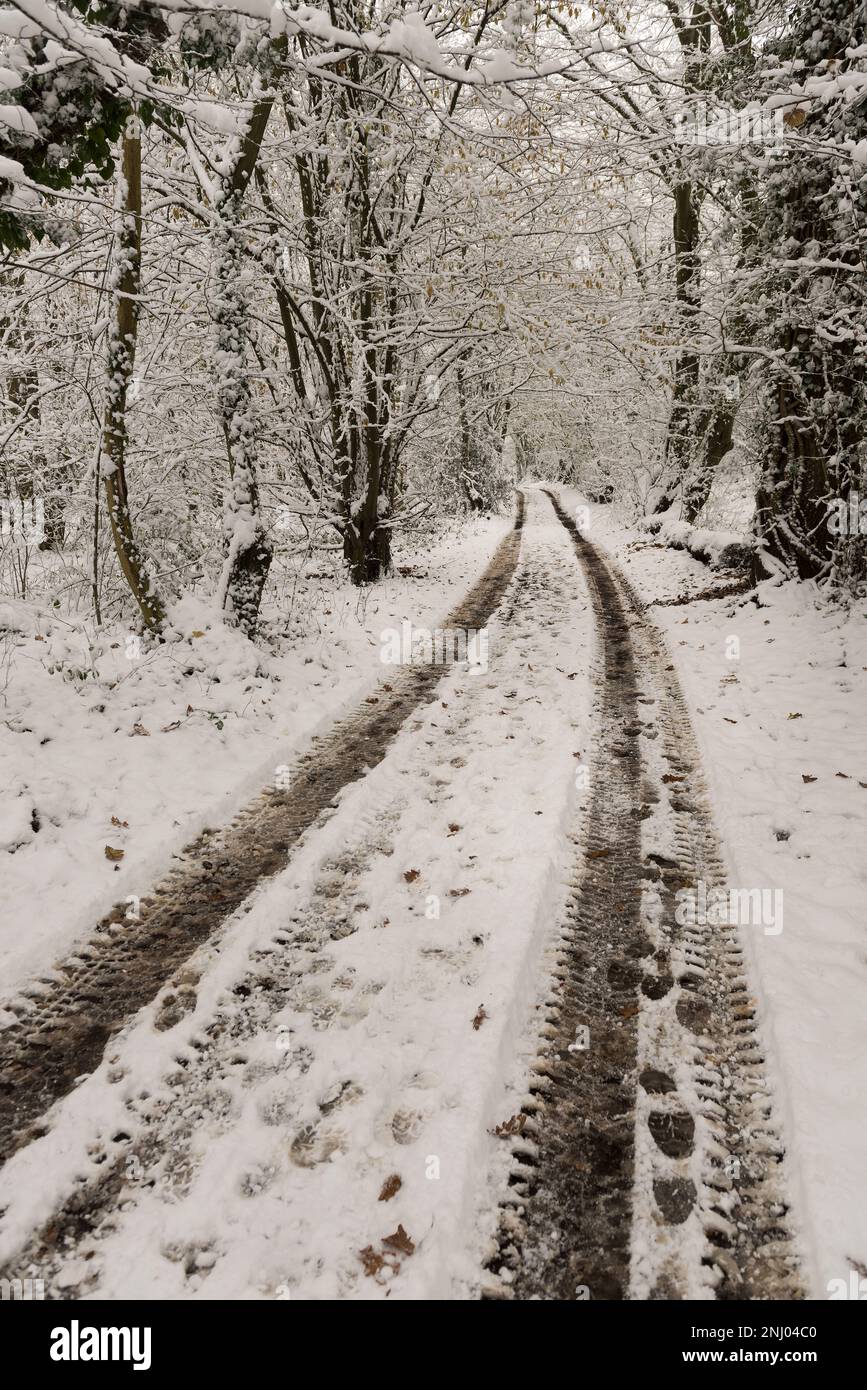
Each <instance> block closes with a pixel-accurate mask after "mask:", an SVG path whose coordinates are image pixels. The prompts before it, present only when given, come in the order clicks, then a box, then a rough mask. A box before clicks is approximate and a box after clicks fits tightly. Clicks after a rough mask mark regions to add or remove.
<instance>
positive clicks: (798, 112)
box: [783, 106, 807, 130]
mask: <svg viewBox="0 0 867 1390" xmlns="http://www.w3.org/2000/svg"><path fill="white" fill-rule="evenodd" d="M806 119H807V113H806V111H803V110H802V109H801V107H799V106H796V107H795V109H794V111H786V112H785V113H784V114H783V125H787V126H789V128H790V129H791V130H799V129H800V127H801V126H802V125H803V124H804V122H805V120H806Z"/></svg>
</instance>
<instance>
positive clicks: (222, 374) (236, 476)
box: [213, 94, 274, 637]
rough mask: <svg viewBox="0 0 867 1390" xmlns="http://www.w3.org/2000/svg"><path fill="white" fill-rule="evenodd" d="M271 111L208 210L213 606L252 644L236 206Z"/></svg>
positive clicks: (252, 478)
mask: <svg viewBox="0 0 867 1390" xmlns="http://www.w3.org/2000/svg"><path fill="white" fill-rule="evenodd" d="M273 104H274V98H273V94H265V95H261V96H259V98H258V99H257V101H256V103H255V105H254V107H253V111H252V115H251V118H250V124H249V126H248V128H247V130H246V132H245V134H244V136H243V139H242V140H241V142H240V145H239V148H238V153H237V157H236V159H235V163H234V166H233V168H232V171H231V174H230V175H229V177H228V179H227V180H226V183H225V186H224V189H223V194H222V197H221V198H220V201H219V203H218V206H217V208H216V210H215V211H216V214H217V218H218V221H217V225H216V230H215V232H214V278H215V283H216V291H215V294H214V303H213V313H214V321H215V324H216V354H215V355H216V366H217V372H218V397H219V403H220V414H221V417H222V422H223V433H224V435H225V439H226V448H227V451H228V455H229V489H228V494H227V497H226V507H225V545H226V558H225V562H224V565H223V573H222V575H221V578H220V586H219V591H218V600H219V603H220V606H221V608H222V609H223V612H224V614H225V616H226V619H227V620H228V621H229V622H230V623H235V624H237V626H238V627H240V628H241V629H242V631H244V632H245V633H246V634H247V636H248V637H252V636H253V635H254V633H255V631H256V627H257V625H258V621H259V609H260V606H261V603H262V594H263V591H264V588H265V583H266V581H267V578H268V571H269V570H270V568H271V560H272V558H273V554H274V547H273V545H272V542H271V540H270V538H269V536H268V534H267V531H266V528H265V524H264V522H263V519H262V513H261V510H260V506H259V483H258V477H257V468H256V432H255V419H254V410H253V395H252V392H251V390H250V381H249V377H248V375H247V345H248V339H249V329H248V322H249V318H248V313H247V304H246V298H245V295H244V288H243V274H244V247H243V240H242V231H241V226H240V221H241V204H242V202H243V197H244V193H245V192H246V189H247V185H248V184H249V182H250V179H251V178H252V176H253V173H254V171H255V168H256V163H257V160H258V158H259V152H260V149H261V145H262V138H263V136H264V134H265V128H266V126H267V124H268V118H269V116H270V114H271V109H272V107H273Z"/></svg>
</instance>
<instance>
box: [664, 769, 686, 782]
mask: <svg viewBox="0 0 867 1390" xmlns="http://www.w3.org/2000/svg"><path fill="white" fill-rule="evenodd" d="M662 780H663V782H665V783H666V785H668V783H669V782H684V781H685V780H686V779H685V777H684V776H683V774H682V773H680V772H666V773H665V774H664V775H663V778H662Z"/></svg>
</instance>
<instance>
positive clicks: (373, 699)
mask: <svg viewBox="0 0 867 1390" xmlns="http://www.w3.org/2000/svg"><path fill="white" fill-rule="evenodd" d="M364 703H365V704H366V705H378V704H379V696H378V695H368V697H367V699H366V700H365V702H364Z"/></svg>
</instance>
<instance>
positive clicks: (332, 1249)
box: [0, 491, 798, 1299]
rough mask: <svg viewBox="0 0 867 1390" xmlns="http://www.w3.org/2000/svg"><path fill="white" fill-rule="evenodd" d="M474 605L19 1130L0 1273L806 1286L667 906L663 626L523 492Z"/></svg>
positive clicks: (716, 997) (747, 1108)
mask: <svg viewBox="0 0 867 1390" xmlns="http://www.w3.org/2000/svg"><path fill="white" fill-rule="evenodd" d="M565 520H566V522H567V523H568V518H565ZM570 525H571V523H570ZM576 545H577V548H578V552H579V559H580V561H581V564H580V565H579V563H578V560H576V555H575V547H576ZM461 613H462V610H458V616H457V617H456V616H455V615H453V616H452V622H453V623H456V622H457V621H458V619H459V617H460V616H461ZM462 616H463V620H464V621H465V622H467V623H468V624H469V616H470V615H469V613H468V612H467V611H463V614H462ZM594 618H595V621H594ZM489 632H490V669H489V671H488V672H487V674H484V675H482V674H478V675H474V676H470V675H468V674H467V672H466V671H461V670H458V669H453V670H452V671H451V672H450V673H449V674H448V675H447V676H446V677H445V678H444V679H443V680H442V681H441V683H439V685H438V688H437V689H436V691H435V699H434V700H433V701H431V698H430V697H431V695H432V694H433V693H434V692H433V688H432V687H431V689H429V690H428V691H427V692H426V694H427V699H428V703H426V704H425V703H422V704H420V705H419V708H418V710H417V712H416V713H415V715H414V716H413V717H412V718H410V719H409V720H408V721H407V722H405V723H404V726H403V727H402V728H401V729H400V731H399V732H396V733H395V732H394V730H391V731H390V733H389V738H388V740H387V753H386V748H385V746H383V749H382V753H381V757H380V759H379V760H378V765H376V766H374V767H373V768H372V770H371V771H369V772H367V773H366V775H364V777H363V778H362V779H361V780H355V781H352V779H349V778H347V779H345V780H346V782H347V783H348V785H344V787H343V790H342V791H339V792H335V791H334V790H333V789H332V790H331V791H330V792H329V796H328V801H327V806H328V810H327V814H326V816H325V817H322V816H320V817H319V819H318V820H317V821H316V823H315V824H310V823H309V822H308V827H307V829H306V833H304V834H303V835H302V837H301V839H300V840H299V841H298V844H297V846H296V848H295V851H294V854H293V857H292V859H291V860H290V862H289V863H288V865H287V866H286V867H285V868H284V869H283V870H282V872H280V873H279V874H278V875H277V876H276V877H275V878H273V879H271V880H270V881H269V882H267V883H265V884H263V885H262V886H261V887H260V888H259V889H258V890H257V891H256V892H255V893H254V895H253V897H252V898H251V899H250V900H248V902H246V903H245V904H244V909H243V910H240V911H237V912H236V913H235V915H234V916H233V917H232V918H231V919H230V920H229V922H228V923H227V924H226V926H225V927H224V928H223V929H222V930H221V931H220V932H219V933H217V935H216V936H214V937H212V938H210V939H209V940H208V941H207V943H206V944H204V945H202V946H201V947H200V948H199V949H198V950H197V951H196V952H195V953H194V954H193V955H192V956H191V957H190V958H189V959H188V960H187V961H186V962H185V963H184V964H183V965H182V966H181V967H180V968H179V969H176V970H175V973H174V975H173V977H172V978H171V980H169V983H168V984H167V986H166V987H165V989H163V991H162V992H161V993H160V995H158V997H157V998H156V999H155V1000H153V1001H152V1002H151V1003H150V1004H148V1005H147V1006H146V1007H144V1008H142V1009H141V1011H140V1012H139V1014H138V1015H137V1016H136V1017H135V1018H134V1019H133V1020H132V1021H131V1022H130V1023H129V1024H128V1025H127V1026H126V1027H125V1028H123V1029H122V1030H121V1031H120V1032H118V1033H117V1035H116V1036H115V1037H113V1038H112V1040H111V1042H110V1044H109V1046H108V1048H107V1051H106V1056H105V1058H104V1060H103V1061H102V1063H101V1064H100V1065H99V1066H98V1067H97V1069H96V1070H95V1071H94V1072H93V1074H92V1075H90V1076H89V1077H88V1078H87V1079H85V1080H84V1081H82V1082H81V1084H80V1085H78V1086H77V1087H76V1088H75V1089H73V1090H72V1091H71V1092H70V1093H69V1094H68V1095H67V1096H66V1097H65V1099H63V1100H61V1101H59V1103H58V1104H57V1105H56V1106H55V1107H54V1109H53V1110H52V1111H51V1112H50V1114H49V1115H48V1117H47V1119H46V1129H45V1132H44V1133H41V1134H37V1135H35V1136H33V1137H32V1142H30V1143H28V1144H27V1145H26V1146H25V1147H23V1148H21V1149H20V1150H19V1152H17V1153H16V1154H14V1155H13V1157H12V1158H11V1159H10V1161H9V1162H8V1163H7V1165H6V1167H5V1169H4V1170H3V1172H2V1174H0V1210H2V1211H3V1216H2V1220H0V1267H2V1271H3V1272H4V1273H9V1272H12V1271H14V1272H15V1274H16V1276H17V1277H26V1275H27V1274H28V1273H29V1274H30V1275H31V1276H33V1277H40V1278H42V1279H44V1280H45V1283H46V1290H47V1294H48V1296H50V1297H61V1298H64V1297H65V1298H70V1297H72V1298H88V1297H94V1298H122V1297H131V1298H147V1297H151V1298H153V1297H160V1298H188V1297H201V1298H262V1297H265V1298H273V1297H278V1298H295V1297H300V1298H316V1299H327V1298H350V1299H357V1298H381V1297H386V1296H393V1297H396V1298H401V1299H402V1298H454V1297H473V1296H478V1294H479V1293H480V1292H483V1293H484V1294H486V1295H487V1296H504V1295H505V1296H509V1295H510V1294H512V1293H514V1292H517V1293H518V1295H519V1296H522V1297H533V1296H541V1297H549V1298H550V1297H565V1298H576V1297H578V1298H580V1297H582V1296H584V1294H583V1293H582V1289H586V1290H588V1291H589V1295H590V1297H595V1298H623V1297H636V1298H648V1297H657V1298H659V1297H662V1298H684V1297H705V1298H712V1297H781V1296H791V1295H792V1294H794V1295H795V1296H797V1293H798V1286H797V1279H796V1272H795V1270H796V1261H795V1257H794V1255H793V1253H792V1241H791V1239H790V1233H789V1231H788V1229H787V1227H786V1223H785V1210H786V1203H785V1197H784V1195H783V1194H782V1191H781V1189H780V1186H779V1164H778V1157H779V1149H780V1146H779V1141H778V1140H777V1137H776V1135H775V1132H774V1127H773V1123H772V1121H771V1119H770V1116H769V1100H768V1095H767V1090H766V1087H765V1085H764V1082H763V1078H762V1057H761V1049H760V1044H759V1042H758V1039H757V1035H756V1033H755V1022H754V1019H753V1010H752V1009H751V1007H750V1000H749V994H748V991H747V990H746V988H745V985H744V981H743V977H742V962H741V958H740V953H739V949H738V946H737V942H736V941H735V940H734V939H733V938H732V936H731V934H730V933H729V932H728V931H716V932H713V931H709V930H708V929H705V928H701V927H688V928H683V927H679V926H678V925H677V923H676V922H675V919H674V913H673V901H674V900H673V895H674V892H675V891H676V889H677V888H678V887H679V886H683V885H684V884H694V883H695V882H696V881H697V880H698V879H702V878H703V879H706V880H707V881H708V882H711V883H714V882H717V881H718V880H719V873H720V869H719V862H720V861H719V857H718V854H717V851H716V846H715V843H714V838H713V830H712V827H711V824H710V817H709V814H708V812H707V808H706V802H705V796H704V789H703V785H702V780H701V774H700V771H699V768H698V755H697V753H696V751H695V747H694V744H693V741H692V735H691V731H690V727H689V720H688V717H687V714H686V710H685V707H684V705H683V701H682V699H681V697H680V694H679V690H678V687H677V683H676V679H675V677H674V675H673V674H672V672H673V668H672V666H671V663H670V662H669V661H668V659H667V656H666V653H665V647H664V644H663V642H662V639H661V637H660V635H659V634H658V632H656V630H655V629H654V628H653V627H652V625H651V624H650V623H649V622H648V621H647V620H646V619H645V618H644V617H643V616H642V613H641V610H640V605H638V603H637V602H636V601H635V599H634V597H633V596H632V594H631V592H630V591H629V590H628V589H627V588H626V587H625V586H624V584H623V583H622V581H619V580H618V578H617V577H616V575H615V574H614V572H613V569H612V567H610V566H608V565H606V564H605V562H604V561H603V560H602V558H601V556H600V555H599V554H598V553H597V552H595V551H594V550H593V548H592V547H590V546H589V545H587V544H586V543H581V542H579V541H578V538H577V536H576V535H575V533H574V528H572V534H570V532H569V529H568V527H567V526H564V525H563V524H561V520H558V519H557V517H556V515H555V513H554V510H553V508H552V504H551V502H550V501H549V500H548V499H546V498H545V497H544V496H543V495H541V494H540V493H538V492H535V491H530V492H528V494H527V517H526V522H525V526H524V530H523V534H522V538H521V557H520V562H519V565H518V568H517V571H516V572H515V574H514V578H513V579H512V581H511V583H510V585H509V587H508V589H507V591H506V593H505V597H504V598H503V601H502V603H501V604H500V607H499V609H498V611H497V613H496V615H495V617H494V619H493V620H492V621H491V622H490V624H489ZM597 633H598V636H597ZM594 698H595V708H594ZM367 761H368V762H370V763H372V762H374V761H375V760H374V759H372V758H370V759H367ZM576 774H579V775H576ZM332 802H333V806H332ZM570 880H571V885H572V886H571V891H570ZM552 980H553V982H554V988H553V991H552ZM30 1026H31V1027H32V1026H33V1024H32V1020H31V1025H30ZM583 1029H587V1030H588V1034H587V1035H586V1042H587V1045H586V1046H585V1045H584V1040H585V1034H584V1033H583V1031H582V1030H583ZM576 1042H578V1043H579V1045H578V1046H575V1044H576ZM570 1049H572V1050H570ZM497 1131H498V1133H497ZM498 1204H499V1208H498Z"/></svg>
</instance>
